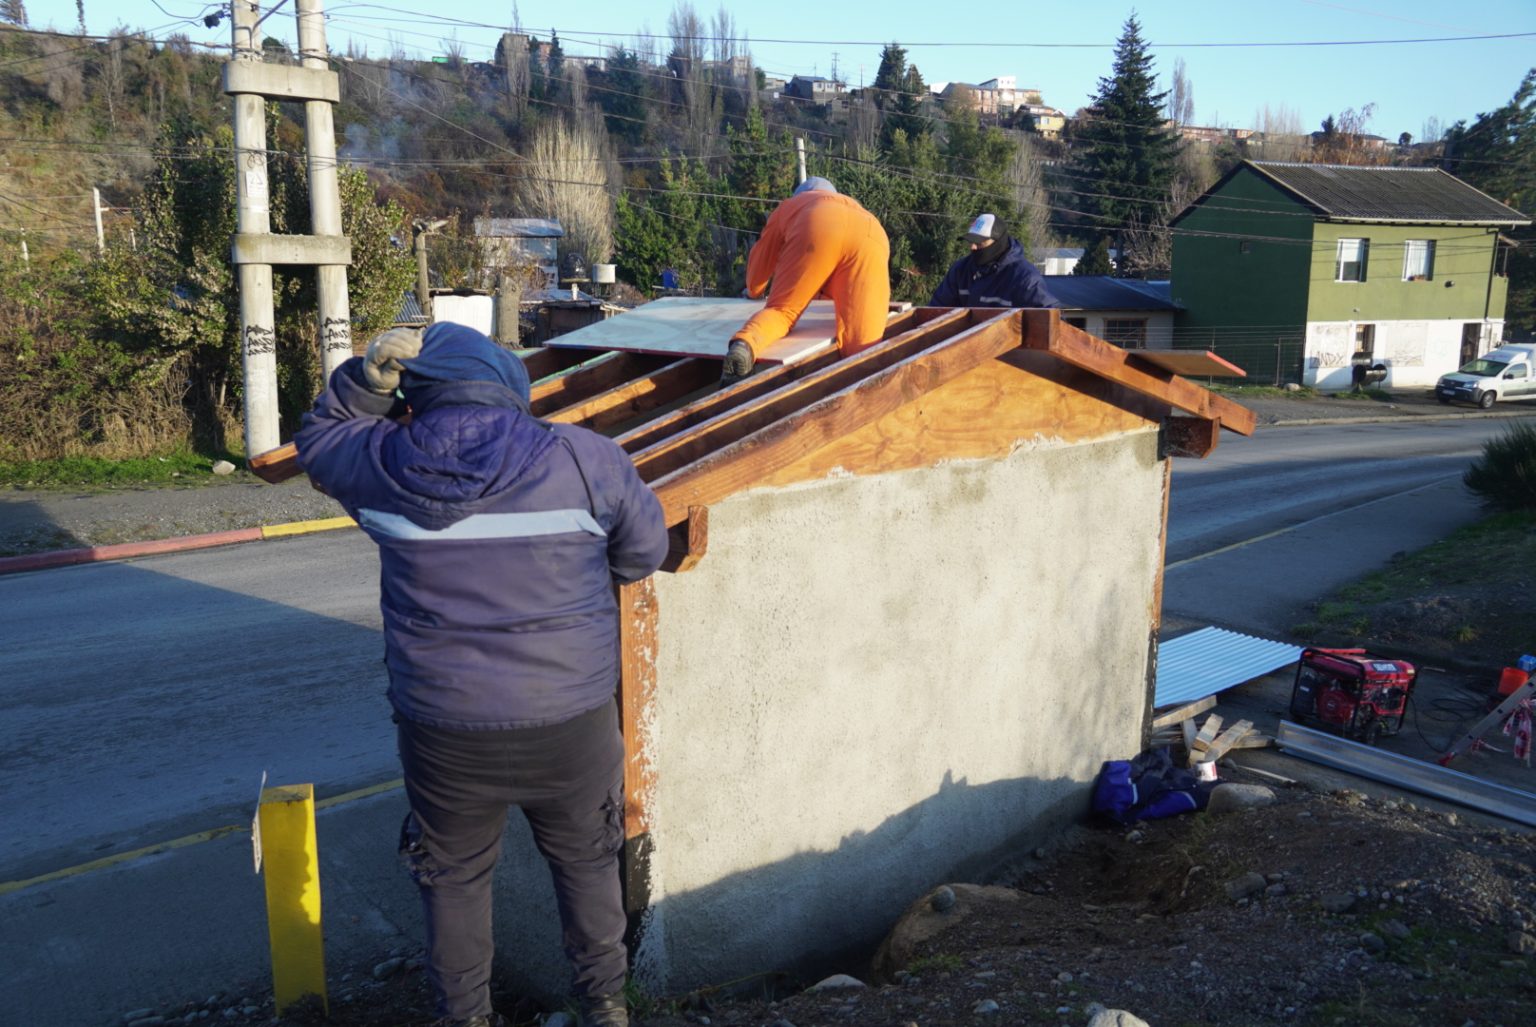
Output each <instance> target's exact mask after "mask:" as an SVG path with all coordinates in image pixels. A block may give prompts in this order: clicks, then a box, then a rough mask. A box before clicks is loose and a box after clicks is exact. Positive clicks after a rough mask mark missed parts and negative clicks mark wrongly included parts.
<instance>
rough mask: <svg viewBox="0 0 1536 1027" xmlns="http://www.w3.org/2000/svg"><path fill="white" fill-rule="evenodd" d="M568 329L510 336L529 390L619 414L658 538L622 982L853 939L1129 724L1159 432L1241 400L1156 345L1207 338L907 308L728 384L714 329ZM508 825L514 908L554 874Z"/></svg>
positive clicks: (1159, 535) (674, 980) (638, 636)
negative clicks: (709, 344) (535, 338)
mask: <svg viewBox="0 0 1536 1027" xmlns="http://www.w3.org/2000/svg"><path fill="white" fill-rule="evenodd" d="M627 316H629V315H621V316H620V317H619V318H616V319H614V320H613V321H610V322H607V323H606V325H605V326H604V330H605V331H609V332H612V331H614V330H615V329H616V328H618V327H619V326H621V324H622V322H623V320H624V317H627ZM563 341H564V342H566V345H564V346H562V347H561V348H546V349H543V350H539V351H536V352H533V353H532V354H530V355H528V356H527V362H528V366H529V369H530V372H531V376H532V377H533V378H534V379H535V382H534V386H533V393H532V398H533V410H534V413H535V414H536V415H538V416H541V417H544V418H547V419H549V420H551V421H558V422H566V423H574V424H582V425H585V426H587V427H590V428H593V429H595V430H598V431H602V432H605V433H607V434H610V435H612V436H613V437H615V438H616V439H617V441H618V442H619V443H620V445H622V446H623V447H624V448H625V449H626V450H627V451H628V452H629V453H630V454H631V456H632V457H633V459H634V461H635V464H636V466H637V467H638V468H639V470H640V473H641V475H642V476H643V477H644V478H645V480H646V481H648V482H649V483H650V484H651V485H652V487H653V488H654V489H655V490H656V493H657V495H658V496H659V497H660V499H661V503H662V506H663V508H664V509H665V511H666V515H667V520H668V523H669V525H671V532H672V539H673V545H672V551H671V555H670V558H669V561H668V564H667V566H666V567H665V568H664V570H665V571H666V573H663V574H659V575H656V576H655V577H653V578H651V579H649V580H646V581H644V582H640V583H638V584H635V585H629V586H625V587H623V588H622V589H621V590H620V604H621V614H622V618H623V639H622V650H623V651H622V664H623V674H622V682H621V704H622V709H623V724H624V732H625V737H626V743H627V747H628V750H627V751H628V765H627V774H626V791H627V809H626V822H625V835H626V841H627V845H626V867H625V874H626V881H625V884H626V894H627V902H628V904H629V908H630V912H631V918H632V938H631V942H632V945H633V951H634V954H635V970H636V974H637V976H638V977H639V978H640V979H641V980H642V981H644V982H646V983H648V984H649V985H650V986H652V987H654V988H657V989H665V990H667V991H671V992H676V991H678V990H680V989H686V988H692V987H698V986H703V985H708V984H715V983H719V982H722V981H726V980H735V979H738V978H741V977H742V976H744V975H750V974H753V973H761V972H770V971H791V972H793V971H795V970H797V969H814V968H815V967H816V966H817V964H821V965H826V963H827V962H828V961H829V960H830V959H832V958H834V957H837V956H840V955H846V954H848V953H850V952H857V951H859V950H860V949H861V948H863V947H872V946H873V945H874V943H876V942H877V941H878V940H879V938H880V937H881V935H882V934H883V933H884V931H885V930H886V929H888V927H889V926H890V924H891V922H892V921H893V920H894V919H895V917H896V916H897V915H898V914H899V913H900V911H901V910H902V909H903V907H904V906H905V905H906V904H907V903H908V902H909V901H910V900H911V899H912V898H914V897H915V896H917V895H918V894H920V893H921V892H922V891H923V890H925V889H926V888H929V887H931V886H933V885H935V884H937V883H939V882H942V881H945V880H954V879H963V878H966V877H968V876H970V877H974V876H979V875H983V874H985V873H986V872H987V870H988V869H989V868H991V867H994V866H995V865H996V864H997V862H998V861H999V860H1000V859H1002V858H1004V857H1006V856H1007V855H1008V854H1010V853H1016V852H1018V851H1020V849H1021V847H1027V848H1032V847H1033V846H1035V845H1037V844H1039V843H1040V842H1041V841H1042V840H1043V839H1045V838H1048V837H1049V836H1050V835H1051V834H1052V833H1053V832H1054V831H1056V830H1058V829H1059V828H1060V827H1061V826H1063V825H1064V824H1065V823H1068V822H1070V821H1072V820H1075V819H1080V818H1081V817H1082V816H1083V815H1084V814H1085V813H1086V811H1087V806H1088V793H1089V788H1090V785H1091V782H1092V780H1093V778H1094V775H1095V774H1096V772H1097V770H1098V768H1099V765H1100V763H1101V761H1103V760H1105V759H1110V758H1123V757H1128V756H1130V755H1132V754H1134V753H1135V752H1137V751H1138V750H1139V749H1140V748H1141V747H1142V745H1143V742H1144V740H1145V738H1146V726H1147V722H1148V719H1149V712H1150V707H1151V696H1152V687H1153V682H1154V678H1155V670H1156V652H1157V633H1158V622H1159V611H1160V608H1161V590H1162V571H1163V546H1164V538H1165V534H1166V530H1167V509H1168V487H1169V471H1170V458H1171V457H1174V456H1195V457H1198V456H1203V455H1205V454H1206V453H1208V452H1209V451H1210V450H1211V449H1212V448H1213V447H1214V446H1215V445H1216V444H1217V439H1218V434H1219V430H1220V429H1221V428H1226V429H1229V430H1232V431H1236V432H1239V433H1242V434H1249V433H1251V432H1252V430H1253V426H1254V419H1253V416H1252V414H1251V413H1250V412H1249V411H1248V410H1246V409H1244V408H1243V407H1240V406H1238V405H1236V404H1234V403H1232V402H1230V401H1228V400H1225V399H1223V398H1221V397H1219V396H1216V395H1213V394H1212V393H1210V392H1208V391H1206V390H1205V389H1202V388H1200V387H1198V386H1196V385H1194V384H1192V383H1190V382H1188V381H1186V380H1185V379H1183V378H1181V377H1179V376H1178V375H1177V374H1176V373H1175V372H1176V371H1178V370H1180V369H1185V370H1187V371H1189V372H1194V371H1198V370H1203V367H1201V366H1200V365H1199V361H1200V360H1201V359H1202V358H1201V356H1200V355H1199V354H1190V353H1177V352H1175V353H1144V352H1137V353H1129V352H1126V351H1123V350H1121V349H1119V348H1117V347H1115V346H1112V345H1110V344H1108V343H1105V342H1103V341H1102V340H1100V339H1097V338H1095V337H1093V336H1091V335H1088V334H1087V333H1085V332H1083V331H1080V330H1078V329H1075V328H1072V327H1070V326H1068V325H1065V324H1063V323H1062V322H1061V320H1060V317H1059V315H1058V314H1057V312H1055V311H1049V310H1006V311H996V310H970V309H937V308H918V309H914V310H908V311H905V312H903V313H900V314H897V315H895V316H893V318H892V320H891V322H890V326H889V329H888V331H887V333H886V336H885V339H884V341H883V342H881V343H879V344H877V345H875V346H874V347H872V348H870V349H868V350H866V351H865V352H863V353H860V354H858V355H856V356H853V357H850V358H847V359H839V358H838V355H837V353H836V352H835V350H832V349H831V348H828V347H823V348H820V349H814V348H813V349H812V350H811V351H809V352H808V353H801V354H799V355H797V357H796V358H795V359H794V360H792V361H790V362H786V363H783V364H780V365H777V366H772V367H768V368H766V369H763V370H760V371H759V373H757V374H755V375H754V376H752V377H750V378H748V379H747V380H745V381H744V382H741V383H740V384H738V385H736V386H735V387H732V388H727V389H721V388H719V387H718V384H717V380H718V376H719V367H720V365H719V362H718V360H717V359H711V358H709V357H699V356H684V357H676V356H669V355H665V354H654V353H637V352H623V351H609V352H596V351H593V350H590V349H581V348H576V347H575V346H573V345H571V343H573V342H577V341H579V335H573V336H567V337H565V340H563ZM723 345H724V341H723V340H721V349H722V350H723ZM508 852H509V854H508V856H507V862H508V866H507V867H504V877H506V878H508V879H507V880H503V881H502V883H501V884H500V885H499V887H500V888H501V889H503V890H502V892H501V893H500V894H501V895H502V896H503V902H502V904H501V908H502V909H504V910H508V911H512V910H520V909H521V908H522V907H521V903H522V902H523V901H524V899H526V898H531V897H532V896H531V895H518V894H517V893H518V892H519V891H522V892H528V890H529V888H530V887H532V888H533V890H534V892H545V891H546V889H544V888H542V887H535V886H532V885H529V884H528V882H529V881H530V880H537V879H538V874H537V873H536V872H534V871H535V866H536V863H537V856H536V854H534V853H533V852H532V851H531V846H528V845H527V844H523V845H522V846H521V847H520V848H519V847H518V846H517V845H515V844H514V845H509V847H508ZM524 863H527V864H528V866H523V865H522V864H524ZM525 871H528V872H525ZM528 927H529V923H528V919H527V918H525V917H523V916H521V915H518V916H513V917H508V916H505V915H504V916H503V917H502V918H501V923H500V924H499V925H498V951H499V952H500V953H501V958H503V959H504V960H505V961H506V963H507V965H508V966H509V967H516V968H518V969H519V970H521V971H522V972H524V973H526V974H528V975H529V976H531V977H532V978H534V979H533V980H532V981H531V982H530V983H533V984H535V985H536V986H541V987H544V988H546V989H548V990H551V991H555V992H558V991H559V990H561V988H562V987H563V985H562V984H561V983H560V982H561V980H563V978H561V977H559V976H558V975H559V974H561V973H562V972H563V971H562V969H561V966H560V961H559V957H558V951H557V950H553V951H552V950H551V949H550V946H549V941H550V940H551V939H550V937H549V936H548V935H547V933H544V934H540V932H542V928H541V929H540V932H534V934H530V933H529V930H528ZM535 935H540V936H538V937H535ZM546 974H547V975H555V976H554V977H553V979H544V980H540V978H544V977H545V976H546Z"/></svg>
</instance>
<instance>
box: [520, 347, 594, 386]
mask: <svg viewBox="0 0 1536 1027" xmlns="http://www.w3.org/2000/svg"><path fill="white" fill-rule="evenodd" d="M514 352H515V354H516V356H517V357H518V358H519V359H521V360H522V362H523V367H524V368H526V369H527V371H528V380H529V381H531V382H536V381H538V380H539V379H540V378H548V377H549V376H550V375H552V374H559V373H560V372H561V371H564V370H566V369H567V368H571V367H575V366H576V365H577V364H580V363H582V362H584V361H587V360H591V359H592V358H593V357H596V356H598V355H599V354H598V353H595V352H593V351H591V350H580V349H551V348H550V347H548V346H539V347H537V348H535V349H525V350H516V351H514Z"/></svg>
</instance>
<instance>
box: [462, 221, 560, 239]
mask: <svg viewBox="0 0 1536 1027" xmlns="http://www.w3.org/2000/svg"><path fill="white" fill-rule="evenodd" d="M475 234H476V235H479V236H488V237H490V238H495V239H506V238H516V239H561V238H564V237H565V229H563V228H561V227H560V222H558V221H556V220H555V219H554V218H475Z"/></svg>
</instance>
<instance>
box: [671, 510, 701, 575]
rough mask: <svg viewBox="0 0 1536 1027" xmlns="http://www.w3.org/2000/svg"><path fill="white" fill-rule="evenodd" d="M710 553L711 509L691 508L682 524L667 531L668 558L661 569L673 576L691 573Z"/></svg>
mask: <svg viewBox="0 0 1536 1027" xmlns="http://www.w3.org/2000/svg"><path fill="white" fill-rule="evenodd" d="M708 551H709V507H707V506H690V507H689V508H688V517H687V518H686V519H685V520H684V521H683V523H681V524H675V525H673V526H672V527H671V528H669V529H667V556H666V559H664V560H663V561H662V562H661V569H662V570H664V571H668V572H670V573H672V574H682V573H683V572H685V571H691V570H693V568H694V567H695V566H697V565H698V562H699V561H700V560H702V559H704V554H705V553H706V552H708Z"/></svg>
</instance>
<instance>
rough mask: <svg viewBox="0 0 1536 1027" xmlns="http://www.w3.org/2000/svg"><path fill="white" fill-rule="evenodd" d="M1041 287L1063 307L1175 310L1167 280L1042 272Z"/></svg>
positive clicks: (1071, 308)
mask: <svg viewBox="0 0 1536 1027" xmlns="http://www.w3.org/2000/svg"><path fill="white" fill-rule="evenodd" d="M1044 278H1045V287H1046V288H1047V289H1049V290H1050V291H1051V295H1052V296H1055V297H1056V298H1057V299H1058V300H1060V301H1061V305H1062V308H1063V309H1065V310H1177V309H1179V308H1178V307H1177V306H1175V305H1174V302H1173V300H1172V299H1171V293H1172V287H1171V286H1170V284H1169V283H1168V282H1143V281H1136V280H1133V279H1128V278H1112V277H1110V276H1109V275H1045V276H1044Z"/></svg>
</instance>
